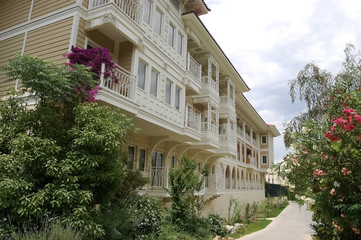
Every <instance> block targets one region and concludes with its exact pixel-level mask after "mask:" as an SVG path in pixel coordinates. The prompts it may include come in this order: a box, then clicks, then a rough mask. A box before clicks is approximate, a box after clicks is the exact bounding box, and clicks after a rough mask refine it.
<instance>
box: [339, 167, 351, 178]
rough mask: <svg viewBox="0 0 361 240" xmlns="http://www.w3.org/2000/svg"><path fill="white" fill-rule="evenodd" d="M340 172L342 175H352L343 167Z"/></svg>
mask: <svg viewBox="0 0 361 240" xmlns="http://www.w3.org/2000/svg"><path fill="white" fill-rule="evenodd" d="M341 172H342V173H343V175H345V176H346V175H349V174H351V173H352V171H351V170H347V168H345V167H343V168H342V170H341Z"/></svg>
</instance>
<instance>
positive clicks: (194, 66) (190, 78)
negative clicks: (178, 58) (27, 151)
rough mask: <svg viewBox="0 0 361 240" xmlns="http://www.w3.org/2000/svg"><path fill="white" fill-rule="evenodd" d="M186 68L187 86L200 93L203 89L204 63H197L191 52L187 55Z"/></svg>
mask: <svg viewBox="0 0 361 240" xmlns="http://www.w3.org/2000/svg"><path fill="white" fill-rule="evenodd" d="M186 70H187V71H186V78H185V79H186V81H185V84H186V86H187V88H190V89H191V90H193V91H194V92H196V93H197V94H199V93H200V92H201V90H202V65H200V64H199V63H197V61H196V60H194V59H193V58H192V56H191V55H190V54H189V53H188V55H187V68H186Z"/></svg>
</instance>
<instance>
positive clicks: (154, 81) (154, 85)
mask: <svg viewBox="0 0 361 240" xmlns="http://www.w3.org/2000/svg"><path fill="white" fill-rule="evenodd" d="M158 75H159V73H157V72H155V71H154V70H153V69H152V75H151V79H150V94H152V95H153V96H154V97H156V96H157V87H158Z"/></svg>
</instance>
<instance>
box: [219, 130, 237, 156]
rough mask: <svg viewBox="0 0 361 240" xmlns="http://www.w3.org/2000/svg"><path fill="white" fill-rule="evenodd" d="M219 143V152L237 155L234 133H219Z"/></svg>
mask: <svg viewBox="0 0 361 240" xmlns="http://www.w3.org/2000/svg"><path fill="white" fill-rule="evenodd" d="M219 143H220V150H222V151H226V152H228V153H232V154H234V155H236V154H237V137H236V134H235V133H233V132H231V131H227V132H225V133H220V134H219Z"/></svg>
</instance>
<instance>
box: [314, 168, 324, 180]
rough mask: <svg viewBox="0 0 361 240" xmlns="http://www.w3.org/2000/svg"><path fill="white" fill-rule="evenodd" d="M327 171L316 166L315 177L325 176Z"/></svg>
mask: <svg viewBox="0 0 361 240" xmlns="http://www.w3.org/2000/svg"><path fill="white" fill-rule="evenodd" d="M324 175H326V173H325V172H324V171H322V170H320V169H318V168H316V170H315V171H313V177H314V178H316V177H318V176H324Z"/></svg>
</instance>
